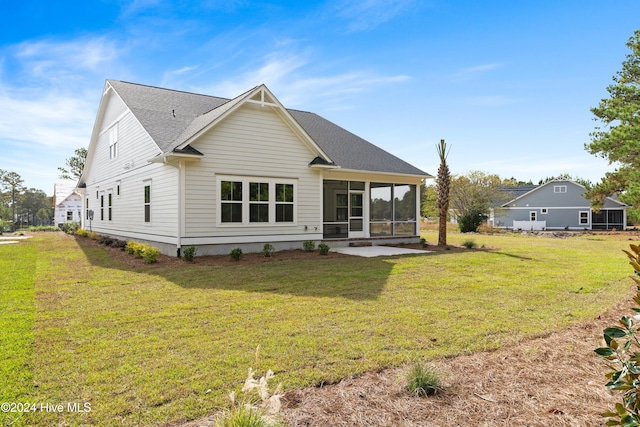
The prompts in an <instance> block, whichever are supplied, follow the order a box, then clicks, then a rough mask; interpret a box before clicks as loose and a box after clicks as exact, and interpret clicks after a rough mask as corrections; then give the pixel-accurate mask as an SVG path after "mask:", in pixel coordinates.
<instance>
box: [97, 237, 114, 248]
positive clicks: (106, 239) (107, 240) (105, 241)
mask: <svg viewBox="0 0 640 427" xmlns="http://www.w3.org/2000/svg"><path fill="white" fill-rule="evenodd" d="M98 243H100V244H101V245H105V246H111V243H113V239H112V238H111V237H109V236H101V237H100V238H99V239H98Z"/></svg>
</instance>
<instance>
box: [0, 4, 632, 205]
mask: <svg viewBox="0 0 640 427" xmlns="http://www.w3.org/2000/svg"><path fill="white" fill-rule="evenodd" d="M0 4H2V14H1V16H0V28H1V29H0V107H1V108H2V114H0V148H1V152H2V155H1V156H0V169H4V170H9V171H15V172H17V173H19V174H20V175H21V176H22V177H23V179H24V180H25V185H26V186H28V187H35V188H39V189H42V190H45V191H46V192H47V193H48V194H52V192H53V182H54V181H55V180H56V179H57V176H58V170H57V167H58V166H63V165H64V162H65V159H66V158H68V157H70V156H72V155H73V151H74V149H76V148H78V147H81V146H84V147H86V146H87V145H88V143H89V138H90V135H91V130H92V127H93V123H94V120H95V114H96V111H97V108H98V104H99V102H100V96H101V92H102V89H103V86H104V81H105V79H117V80H125V81H130V82H136V83H142V84H147V85H154V86H161V87H167V88H172V89H179V90H185V91H192V92H197V93H205V94H209V95H215V96H223V97H235V96H237V95H239V94H241V93H242V92H244V91H246V90H248V89H250V88H252V87H254V86H256V85H258V84H261V83H265V84H266V85H267V86H268V87H269V88H270V89H271V91H272V92H273V93H274V94H275V95H276V97H278V99H279V100H280V101H281V102H282V103H283V104H284V105H285V106H286V107H288V108H296V109H301V110H306V111H313V112H315V113H318V114H320V115H322V116H324V117H326V118H327V119H329V120H331V121H333V122H335V123H337V124H338V125H340V126H342V127H344V128H346V129H348V130H350V131H351V132H353V133H356V134H358V135H359V136H361V137H363V138H365V139H367V140H368V141H370V142H372V143H374V144H376V145H378V146H380V147H382V148H384V149H386V150H387V151H389V152H391V153H393V154H395V155H397V156H399V157H401V158H403V159H405V160H407V161H409V162H410V163H412V164H414V165H415V166H418V167H419V168H421V169H423V170H425V171H426V172H429V173H431V174H433V175H435V174H436V172H437V168H438V159H437V154H436V148H435V146H436V144H437V143H438V141H439V140H440V139H441V138H444V139H445V140H446V141H447V143H448V144H449V146H450V147H451V151H450V154H449V158H448V162H449V165H450V168H451V170H452V172H453V173H454V174H464V173H467V172H469V171H473V170H480V171H484V172H487V173H494V174H498V175H500V176H501V177H503V178H509V177H515V178H516V179H519V180H525V181H526V180H533V181H534V183H537V181H538V180H540V179H541V178H545V177H547V176H555V175H558V174H561V173H569V174H571V175H572V176H574V177H580V178H585V179H589V180H591V181H593V182H596V181H599V180H600V178H601V177H602V176H604V173H605V172H606V171H609V170H613V169H614V167H613V166H609V165H608V164H607V162H606V160H604V159H600V158H597V157H595V156H592V155H590V154H588V153H587V152H586V151H585V150H584V144H585V143H588V142H589V133H590V132H591V131H593V128H594V126H595V125H596V122H594V121H593V120H592V114H591V112H590V111H589V109H590V108H591V107H594V106H596V105H597V104H598V102H599V100H600V99H601V98H603V97H606V96H607V92H606V86H607V85H609V84H610V83H611V77H612V76H613V75H614V74H615V73H616V72H617V71H618V70H620V68H621V63H622V61H623V60H624V57H625V55H627V53H629V51H628V48H627V47H626V46H625V43H626V41H627V40H628V39H629V37H630V36H631V35H632V34H633V31H634V30H636V29H638V28H640V19H639V17H640V2H639V1H637V0H616V1H609V0H601V1H591V0H563V1H557V0H554V1H547V0H540V1H535V2H532V1H513V0H510V1H508V0H504V1H491V0H487V1H451V0H450V1H444V0H442V1H441V0H433V1H410V0H364V1H359V2H358V1H346V0H327V1H280V2H276V1H268V0H265V1H244V0H223V1H219V0H203V1H186V0H173V1H168V0H167V1H165V0H134V1H124V0H113V1H112V0H93V1H88V0H80V1H65V0H61V1H57V2H54V1H7V0H0Z"/></svg>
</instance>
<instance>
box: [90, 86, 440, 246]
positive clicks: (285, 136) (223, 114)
mask: <svg viewBox="0 0 640 427" xmlns="http://www.w3.org/2000/svg"><path fill="white" fill-rule="evenodd" d="M429 177H430V175H429V174H427V173H425V172H423V171H421V170H419V169H418V168H416V167H414V166H412V165H410V164H408V163H407V162H405V161H403V160H401V159H399V158H397V157H395V156H393V155H391V154H389V153H388V152H386V151H384V150H382V149H380V148H378V147H376V146H375V145H373V144H371V143H369V142H367V141H365V140H364V139H362V138H360V137H358V136H356V135H354V134H352V133H350V132H348V131H346V130H345V129H343V128H341V127H339V126H337V125H336V124H334V123H332V122H330V121H328V120H326V119H324V118H322V117H320V116H318V115H316V114H313V113H309V112H305V111H298V110H288V109H286V108H284V107H283V106H282V104H281V103H280V102H279V101H278V100H277V99H276V97H275V96H274V95H273V94H272V93H271V92H270V91H269V89H268V88H267V87H266V86H264V85H260V86H257V87H255V88H253V89H251V90H249V91H247V92H245V93H243V94H241V95H239V96H238V97H236V98H234V99H225V98H217V97H213V96H207V95H199V94H195V93H187V92H181V91H176V90H170V89H163V88H158V87H151V86H145V85H140V84H134V83H127V82H122V81H116V80H107V81H106V84H105V87H104V91H103V95H102V99H101V102H100V106H99V110H98V115H97V118H96V121H95V125H94V129H93V133H92V136H91V141H90V144H89V149H88V156H87V159H86V164H85V168H84V171H83V173H82V176H81V178H80V180H79V183H78V187H79V188H81V189H83V191H84V202H85V214H84V216H83V222H84V223H83V227H84V228H88V224H87V223H88V221H89V218H90V216H91V213H93V216H92V218H93V219H92V224H91V225H92V229H93V230H94V231H97V232H98V233H100V234H104V235H110V236H113V237H116V238H121V239H135V240H139V241H146V242H150V243H151V244H153V245H155V246H157V247H159V248H160V249H161V250H162V252H163V253H165V254H170V255H179V254H180V251H181V248H182V247H184V246H196V247H197V248H198V254H199V255H205V254H222V253H224V254H226V253H229V251H230V250H231V249H232V248H235V247H241V248H242V249H243V250H244V251H245V252H247V251H260V250H261V249H262V247H263V245H264V244H265V243H270V244H273V245H274V246H275V247H276V249H279V250H281V249H286V248H299V247H301V243H302V242H303V241H305V240H314V241H316V242H318V241H325V240H331V242H329V245H330V246H339V245H346V244H349V243H351V242H354V241H358V240H363V239H364V240H368V241H372V242H373V244H383V243H392V242H413V241H417V240H418V239H419V234H420V230H419V226H420V221H419V218H420V215H419V212H420V197H419V185H420V183H421V181H422V180H423V179H425V178H429Z"/></svg>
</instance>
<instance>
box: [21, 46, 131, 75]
mask: <svg viewBox="0 0 640 427" xmlns="http://www.w3.org/2000/svg"><path fill="white" fill-rule="evenodd" d="M118 49H119V48H118V47H117V46H116V44H115V42H113V41H111V40H109V39H107V38H106V37H94V38H85V39H79V40H72V41H67V42H56V41H52V40H43V41H37V42H24V43H20V44H18V45H16V46H14V47H13V48H12V49H10V50H9V51H10V52H11V53H13V55H14V57H15V59H16V60H17V61H19V65H20V67H21V71H22V72H23V73H26V76H25V77H27V78H33V79H38V80H40V81H42V80H44V81H49V82H58V83H60V82H61V81H63V82H64V81H69V80H71V79H75V78H79V77H81V76H83V73H86V72H87V71H90V72H100V71H103V70H104V66H105V64H109V63H112V62H113V61H114V60H115V59H116V58H117V56H118V53H117V52H118Z"/></svg>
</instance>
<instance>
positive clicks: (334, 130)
mask: <svg viewBox="0 0 640 427" xmlns="http://www.w3.org/2000/svg"><path fill="white" fill-rule="evenodd" d="M108 83H109V84H110V85H111V86H112V87H113V89H114V90H115V91H116V93H117V94H118V95H119V96H120V98H121V99H122V100H123V101H124V102H125V104H126V105H127V106H128V107H129V109H131V111H132V113H133V114H134V115H135V116H136V118H137V119H138V121H139V122H140V123H141V124H142V126H143V127H144V128H145V129H146V130H147V132H148V133H149V135H150V136H151V137H152V138H153V140H154V141H155V142H156V144H157V145H158V147H159V148H160V149H161V150H162V151H163V152H164V153H167V152H170V151H173V150H174V149H175V148H177V147H178V146H179V145H181V144H182V143H184V142H185V141H187V140H188V139H189V138H190V137H192V136H193V135H195V134H196V133H197V132H198V131H200V130H202V129H203V128H204V127H205V126H207V125H208V124H209V123H211V122H212V121H214V120H215V119H216V118H218V117H220V116H221V115H223V114H224V112H226V111H228V110H229V109H230V108H232V107H233V106H234V105H236V104H237V103H239V102H240V101H242V100H243V99H244V97H245V95H246V94H247V93H249V92H251V90H253V89H251V90H249V91H247V92H245V93H244V94H242V95H240V96H238V97H236V98H234V99H233V100H230V99H226V98H218V97H214V96H208V95H200V94H195V93H189V92H181V91H176V90H171V89H163V88H158V87H153V86H145V85H140V84H136V83H127V82H122V81H118V80H108ZM287 111H288V112H289V114H291V116H292V117H293V118H294V120H296V121H297V122H298V124H299V125H300V126H301V127H302V128H303V129H304V131H305V132H306V133H307V134H308V135H309V136H310V137H311V138H312V139H313V141H314V142H315V143H316V144H317V145H318V147H320V149H321V150H322V151H324V152H325V153H326V154H327V155H328V156H329V157H330V159H331V160H332V161H333V162H335V164H336V165H338V166H339V167H341V168H344V169H353V170H362V171H371V172H386V173H398V174H407V175H421V176H429V174H427V173H425V172H424V171H421V170H420V169H418V168H416V167H414V166H412V165H410V164H409V163H407V162H405V161H404V160H401V159H399V158H398V157H396V156H394V155H392V154H390V153H388V152H386V151H385V150H383V149H381V148H379V147H377V146H375V145H373V144H371V143H370V142H368V141H366V140H364V139H362V138H360V137H359V136H357V135H354V134H353V133H351V132H349V131H347V130H345V129H343V128H341V127H340V126H338V125H336V124H335V123H332V122H330V121H329V120H326V119H325V118H323V117H321V116H319V115H317V114H314V113H309V112H304V111H298V110H287ZM310 161H311V159H310Z"/></svg>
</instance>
